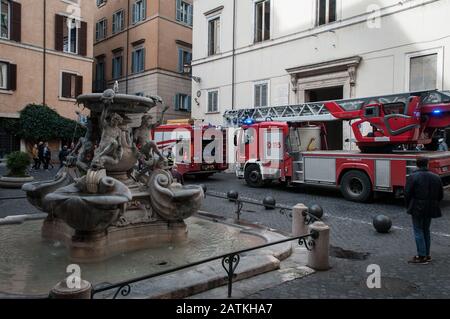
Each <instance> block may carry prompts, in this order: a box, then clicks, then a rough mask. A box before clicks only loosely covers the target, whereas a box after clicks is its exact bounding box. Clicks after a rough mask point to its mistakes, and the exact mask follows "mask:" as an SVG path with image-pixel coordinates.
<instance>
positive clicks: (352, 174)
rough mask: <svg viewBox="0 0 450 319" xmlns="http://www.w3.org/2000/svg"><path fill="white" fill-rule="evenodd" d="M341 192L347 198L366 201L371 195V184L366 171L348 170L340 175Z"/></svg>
mask: <svg viewBox="0 0 450 319" xmlns="http://www.w3.org/2000/svg"><path fill="white" fill-rule="evenodd" d="M341 192H342V195H344V197H345V198H346V199H348V200H351V201H354V202H367V201H368V200H369V199H370V197H371V195H372V184H371V182H370V179H369V177H368V176H367V175H366V173H364V172H361V171H357V170H353V171H349V172H347V173H345V175H344V176H343V177H342V180H341Z"/></svg>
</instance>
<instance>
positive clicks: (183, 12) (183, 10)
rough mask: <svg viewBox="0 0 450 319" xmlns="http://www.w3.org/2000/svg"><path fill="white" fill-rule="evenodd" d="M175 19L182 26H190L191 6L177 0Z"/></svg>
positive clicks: (181, 0)
mask: <svg viewBox="0 0 450 319" xmlns="http://www.w3.org/2000/svg"><path fill="white" fill-rule="evenodd" d="M176 5H177V14H176V19H177V21H180V22H182V23H184V24H187V25H190V26H192V20H193V19H192V4H190V3H188V2H185V1H183V0H177V3H176Z"/></svg>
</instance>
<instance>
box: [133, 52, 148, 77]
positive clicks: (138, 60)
mask: <svg viewBox="0 0 450 319" xmlns="http://www.w3.org/2000/svg"><path fill="white" fill-rule="evenodd" d="M144 70H145V49H144V48H139V49H135V50H134V51H133V53H132V54H131V72H132V73H139V72H143V71H144Z"/></svg>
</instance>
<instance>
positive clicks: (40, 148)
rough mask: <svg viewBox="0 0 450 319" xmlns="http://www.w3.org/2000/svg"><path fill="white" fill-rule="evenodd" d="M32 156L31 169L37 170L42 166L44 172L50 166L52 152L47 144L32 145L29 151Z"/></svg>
mask: <svg viewBox="0 0 450 319" xmlns="http://www.w3.org/2000/svg"><path fill="white" fill-rule="evenodd" d="M31 154H32V156H33V161H34V165H33V167H32V169H35V170H38V169H40V168H41V165H43V169H44V170H48V168H49V166H50V165H51V163H50V160H51V159H52V151H51V150H50V147H49V146H48V142H45V143H44V142H42V141H41V142H39V144H34V145H33V149H32V150H31Z"/></svg>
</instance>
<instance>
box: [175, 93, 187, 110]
mask: <svg viewBox="0 0 450 319" xmlns="http://www.w3.org/2000/svg"><path fill="white" fill-rule="evenodd" d="M174 106H175V110H176V111H186V112H190V111H191V96H190V95H187V94H181V93H178V94H177V95H175V103H174Z"/></svg>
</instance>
